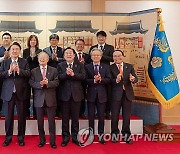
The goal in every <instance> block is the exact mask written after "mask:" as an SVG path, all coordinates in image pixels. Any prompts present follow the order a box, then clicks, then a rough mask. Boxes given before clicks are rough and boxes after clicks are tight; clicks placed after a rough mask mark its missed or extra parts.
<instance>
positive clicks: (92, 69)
mask: <svg viewBox="0 0 180 154" xmlns="http://www.w3.org/2000/svg"><path fill="white" fill-rule="evenodd" d="M89 71H90V72H92V75H93V76H94V75H95V74H94V66H93V63H91V65H90V66H89Z"/></svg>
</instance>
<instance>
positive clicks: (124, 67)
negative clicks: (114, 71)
mask: <svg viewBox="0 0 180 154" xmlns="http://www.w3.org/2000/svg"><path fill="white" fill-rule="evenodd" d="M123 64H124V65H123V76H124V77H126V73H127V69H128V67H127V64H126V63H123Z"/></svg>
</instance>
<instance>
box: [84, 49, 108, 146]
mask: <svg viewBox="0 0 180 154" xmlns="http://www.w3.org/2000/svg"><path fill="white" fill-rule="evenodd" d="M90 54H91V59H92V61H93V62H92V63H91V64H88V65H86V66H85V70H86V82H87V85H88V88H87V102H88V103H87V104H88V118H89V127H91V128H93V130H94V116H95V106H96V107H97V114H98V134H99V136H100V137H99V141H100V143H102V144H105V140H104V138H103V134H104V112H105V107H106V102H107V85H108V84H110V80H111V75H110V68H109V65H107V64H104V63H101V62H100V60H101V57H102V55H103V53H102V51H101V50H100V49H98V48H94V49H92V51H91V53H90Z"/></svg>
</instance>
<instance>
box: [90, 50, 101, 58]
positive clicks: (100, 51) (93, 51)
mask: <svg viewBox="0 0 180 154" xmlns="http://www.w3.org/2000/svg"><path fill="white" fill-rule="evenodd" d="M95 50H98V51H99V52H100V53H101V56H102V55H103V52H102V50H100V49H98V48H93V49H92V50H91V51H90V55H91V56H92V53H93V52H94V51H95Z"/></svg>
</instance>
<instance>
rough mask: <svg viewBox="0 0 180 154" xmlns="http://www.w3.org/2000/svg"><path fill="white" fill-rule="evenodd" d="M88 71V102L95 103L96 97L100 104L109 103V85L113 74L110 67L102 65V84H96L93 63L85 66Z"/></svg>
mask: <svg viewBox="0 0 180 154" xmlns="http://www.w3.org/2000/svg"><path fill="white" fill-rule="evenodd" d="M85 70H86V82H87V85H88V88H87V101H88V102H95V100H96V95H98V99H99V102H100V103H104V102H107V85H108V84H110V81H111V74H110V68H109V65H106V64H104V63H101V64H100V67H99V73H100V74H101V78H102V80H101V83H94V75H95V74H94V66H93V63H90V64H88V65H86V66H85Z"/></svg>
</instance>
